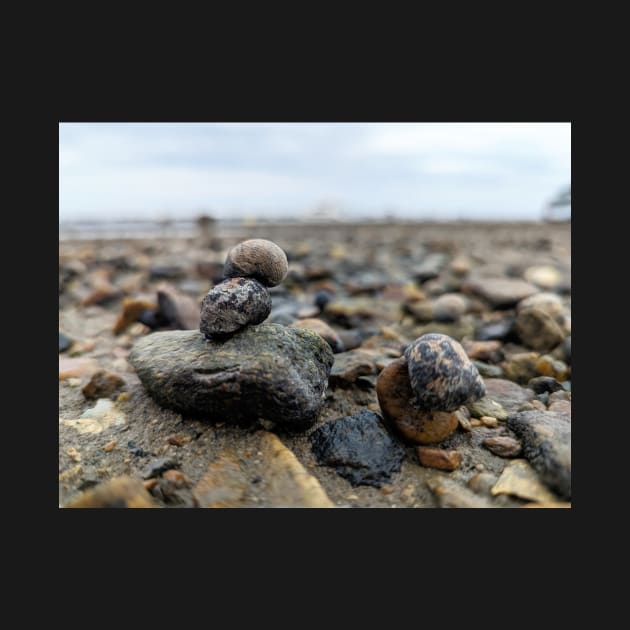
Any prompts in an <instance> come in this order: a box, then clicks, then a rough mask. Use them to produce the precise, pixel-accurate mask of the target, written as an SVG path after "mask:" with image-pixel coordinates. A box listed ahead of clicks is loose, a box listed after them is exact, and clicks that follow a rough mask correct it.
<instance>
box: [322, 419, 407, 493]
mask: <svg viewBox="0 0 630 630" xmlns="http://www.w3.org/2000/svg"><path fill="white" fill-rule="evenodd" d="M311 444H312V450H313V453H314V454H315V457H316V458H317V461H318V462H319V463H320V464H323V465H326V466H332V467H333V468H335V470H336V471H337V473H338V474H339V475H341V476H342V477H344V478H345V479H347V480H348V481H349V482H350V483H351V484H352V485H353V486H358V485H365V486H375V487H377V488H380V487H381V486H383V485H385V484H387V483H388V482H389V481H391V478H392V475H393V473H396V472H399V471H400V468H401V466H402V461H403V459H404V457H405V449H404V448H403V447H402V446H401V444H399V443H398V441H397V440H396V439H395V438H394V437H393V436H392V435H391V434H390V433H389V431H388V430H387V428H386V427H385V425H384V424H383V420H382V418H381V417H380V416H379V415H378V414H376V413H374V412H373V411H367V410H363V411H360V412H358V413H357V414H354V415H352V416H344V417H342V418H337V419H336V420H332V421H330V422H327V423H326V424H324V425H322V426H321V427H319V428H318V429H316V430H315V431H313V433H312V434H311Z"/></svg>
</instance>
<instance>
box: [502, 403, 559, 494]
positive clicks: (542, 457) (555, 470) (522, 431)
mask: <svg viewBox="0 0 630 630" xmlns="http://www.w3.org/2000/svg"><path fill="white" fill-rule="evenodd" d="M507 426H508V427H509V428H510V429H512V431H514V433H516V435H518V437H519V438H520V440H521V443H522V445H523V454H524V455H525V457H526V458H527V459H528V460H529V462H530V463H531V465H532V466H533V467H534V468H535V469H536V471H537V472H538V474H539V475H540V477H541V479H542V480H543V481H544V482H545V483H546V484H547V485H548V486H549V487H550V488H551V489H552V490H554V491H555V492H557V493H558V494H559V495H560V497H561V498H562V499H570V498H571V417H570V416H569V415H567V414H563V413H558V412H554V411H538V410H532V411H523V412H520V413H516V414H513V415H510V416H509V417H508V419H507Z"/></svg>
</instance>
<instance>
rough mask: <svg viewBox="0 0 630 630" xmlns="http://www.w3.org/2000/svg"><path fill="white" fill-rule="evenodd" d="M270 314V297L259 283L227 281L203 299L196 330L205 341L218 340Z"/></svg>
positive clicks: (232, 279) (257, 322) (239, 280)
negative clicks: (199, 331) (198, 330)
mask: <svg viewBox="0 0 630 630" xmlns="http://www.w3.org/2000/svg"><path fill="white" fill-rule="evenodd" d="M270 312H271V296H270V295H269V291H267V289H266V288H265V287H264V286H263V285H262V284H260V282H258V281H257V280H254V279H253V278H230V279H229V280H224V281H223V282H221V283H219V284H217V285H216V286H215V287H213V288H212V289H210V291H209V292H208V294H207V295H206V297H205V298H204V299H203V302H202V304H201V318H200V319H201V321H200V324H199V329H200V330H201V332H202V333H203V334H204V335H205V336H206V337H208V338H209V339H217V338H218V339H220V338H222V337H227V336H230V335H232V334H233V333H235V332H236V331H238V330H240V329H241V328H244V327H245V326H249V325H254V324H260V323H261V322H263V321H264V320H265V319H267V317H268V316H269V313H270Z"/></svg>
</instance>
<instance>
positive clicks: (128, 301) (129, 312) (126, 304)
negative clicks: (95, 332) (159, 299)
mask: <svg viewBox="0 0 630 630" xmlns="http://www.w3.org/2000/svg"><path fill="white" fill-rule="evenodd" d="M157 307H158V305H157V303H156V302H150V301H148V300H139V299H135V298H125V299H124V300H123V302H122V306H121V310H120V313H119V315H118V319H117V320H116V323H115V324H114V329H113V331H114V334H115V335H119V334H120V333H121V332H122V331H123V330H125V329H126V328H127V327H128V326H130V325H131V324H133V323H134V322H135V321H137V319H138V317H140V315H141V314H142V313H143V312H144V311H156V310H157Z"/></svg>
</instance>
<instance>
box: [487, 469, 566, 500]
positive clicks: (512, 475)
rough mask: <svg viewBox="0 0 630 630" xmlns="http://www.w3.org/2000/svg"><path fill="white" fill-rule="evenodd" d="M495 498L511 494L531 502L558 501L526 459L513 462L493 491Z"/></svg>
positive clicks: (504, 471) (502, 474)
mask: <svg viewBox="0 0 630 630" xmlns="http://www.w3.org/2000/svg"><path fill="white" fill-rule="evenodd" d="M491 493H492V495H493V496H496V495H497V494H510V495H512V496H515V497H519V498H521V499H528V500H529V501H541V502H544V501H556V500H557V497H556V496H555V495H554V494H553V493H552V492H550V491H549V490H548V489H547V488H546V487H545V485H544V484H543V483H542V482H541V480H540V478H539V477H538V474H537V473H536V471H535V470H534V469H533V468H532V467H531V466H530V465H529V463H528V462H527V460H525V459H515V460H513V461H511V462H510V463H509V464H508V465H507V466H506V467H505V468H504V469H503V472H502V473H501V476H500V477H499V480H498V481H497V483H496V484H495V485H494V487H493V488H492V490H491Z"/></svg>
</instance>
